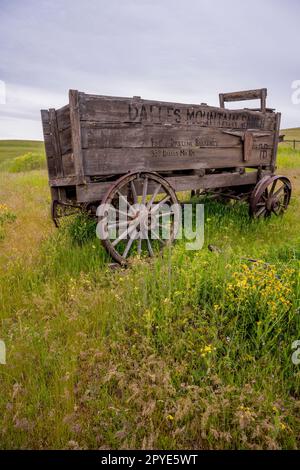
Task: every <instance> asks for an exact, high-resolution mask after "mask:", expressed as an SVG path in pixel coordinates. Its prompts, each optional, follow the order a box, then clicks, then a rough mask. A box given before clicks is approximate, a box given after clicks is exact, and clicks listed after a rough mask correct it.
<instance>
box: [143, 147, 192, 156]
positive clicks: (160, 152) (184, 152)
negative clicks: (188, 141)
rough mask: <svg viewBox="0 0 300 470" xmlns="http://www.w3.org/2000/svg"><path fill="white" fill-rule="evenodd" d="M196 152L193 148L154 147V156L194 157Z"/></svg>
mask: <svg viewBox="0 0 300 470" xmlns="http://www.w3.org/2000/svg"><path fill="white" fill-rule="evenodd" d="M194 154H195V152H194V150H193V149H168V148H164V149H162V148H158V149H152V156H153V157H157V158H158V157H192V156H193V155H194Z"/></svg>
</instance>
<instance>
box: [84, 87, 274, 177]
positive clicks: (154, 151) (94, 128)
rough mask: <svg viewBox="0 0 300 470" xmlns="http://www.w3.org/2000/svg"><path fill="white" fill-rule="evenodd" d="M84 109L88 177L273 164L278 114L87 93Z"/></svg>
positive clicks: (86, 171)
mask: <svg viewBox="0 0 300 470" xmlns="http://www.w3.org/2000/svg"><path fill="white" fill-rule="evenodd" d="M79 109H80V111H79V114H80V123H81V148H82V165H83V172H84V174H85V175H87V176H94V175H103V176H105V175H114V174H123V173H126V172H127V171H133V170H148V171H158V172H162V173H164V172H166V173H168V172H174V171H179V172H180V171H187V170H196V171H197V170H202V171H203V170H206V169H218V168H224V169H226V168H235V167H259V166H262V167H267V166H269V165H270V164H271V160H272V155H273V146H274V132H275V115H274V114H272V113H259V112H253V111H249V110H234V111H229V110H222V109H220V108H213V107H210V106H206V105H205V106H199V105H185V104H176V103H163V102H159V101H148V100H141V99H138V98H132V99H130V98H113V97H111V98H110V97H101V96H95V95H86V94H84V93H79ZM249 130H250V132H249V133H248V134H247V131H249Z"/></svg>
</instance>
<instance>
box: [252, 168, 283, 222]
mask: <svg viewBox="0 0 300 470" xmlns="http://www.w3.org/2000/svg"><path fill="white" fill-rule="evenodd" d="M291 194H292V185H291V182H290V180H289V179H288V178H286V177H285V176H265V177H264V178H262V179H261V181H259V183H257V185H256V186H255V188H254V190H253V192H252V194H251V197H250V214H251V216H252V217H254V218H259V217H268V216H270V215H272V214H275V215H281V214H283V213H284V211H285V210H286V209H287V207H288V205H289V202H290V199H291Z"/></svg>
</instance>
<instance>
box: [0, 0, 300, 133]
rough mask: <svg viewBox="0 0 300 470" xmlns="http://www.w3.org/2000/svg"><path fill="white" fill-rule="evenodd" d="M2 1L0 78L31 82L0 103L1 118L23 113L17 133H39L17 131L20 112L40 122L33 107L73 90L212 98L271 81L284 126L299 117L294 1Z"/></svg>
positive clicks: (17, 85) (11, 83)
mask: <svg viewBox="0 0 300 470" xmlns="http://www.w3.org/2000/svg"><path fill="white" fill-rule="evenodd" d="M0 6H1V13H0V15H1V30H0V44H1V46H0V48H1V61H0V79H2V80H5V82H6V83H7V88H8V89H11V90H17V89H18V90H28V89H30V93H29V95H28V97H29V98H30V97H32V103H30V102H28V99H25V100H24V101H23V102H19V104H18V103H16V100H15V98H14V95H13V94H11V100H12V102H13V103H14V104H13V105H12V104H9V103H7V105H6V106H3V105H0V116H1V118H2V119H1V122H3V119H5V116H8V117H10V118H12V117H14V118H15V120H19V123H20V128H19V129H18V126H17V125H16V124H15V125H14V129H15V135H16V136H17V137H20V138H21V137H23V138H41V132H37V133H36V134H35V135H32V134H30V135H26V134H25V133H24V132H23V130H22V129H23V128H22V123H23V122H24V119H25V118H27V119H31V120H36V122H38V121H39V109H40V108H41V107H47V106H53V107H56V106H59V105H61V101H62V97H65V102H66V100H67V91H68V89H69V88H78V89H80V90H82V91H87V92H92V93H100V94H109V95H119V96H131V95H141V96H144V97H145V98H154V99H155V98H157V99H166V100H173V101H187V102H202V101H205V102H208V103H209V104H213V105H216V104H217V98H218V93H219V92H221V91H235V90H239V89H248V88H259V87H268V89H269V101H268V103H269V105H270V106H272V107H276V108H277V109H280V110H281V111H283V125H284V126H299V125H300V119H299V118H298V115H299V116H300V106H298V107H297V106H295V105H292V102H291V83H292V81H293V80H296V79H300V71H299V66H298V63H297V57H298V50H297V49H298V44H299V39H300V33H299V27H298V18H299V13H300V4H299V2H297V1H293V0H289V1H286V2H282V1H279V0H265V1H264V2H262V1H258V0H253V1H251V3H246V2H240V1H237V0H227V1H226V2H224V1H221V0H211V1H207V0H203V1H197V0H186V1H185V2H183V1H176V0H151V1H150V0H149V1H147V0H119V1H117V0H110V1H104V0H98V1H96V0H91V1H88V2H83V1H79V0H73V1H70V0H64V1H62V0H61V1H58V0H56V1H45V0H44V1H37V0H28V1H26V2H22V1H21V0H18V1H16V0H12V1H0ZM35 90H36V91H35ZM34 96H36V99H33V97H34ZM49 98H53V102H51V103H49ZM16 122H17V121H16ZM7 127H8V126H7V125H6V126H5V129H7ZM2 129H3V126H2ZM5 132H6V131H5ZM30 132H32V131H30ZM10 135H11V133H10ZM0 137H1V138H4V137H5V134H4V133H3V131H2V130H1V127H0Z"/></svg>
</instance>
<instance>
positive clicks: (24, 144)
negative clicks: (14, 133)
mask: <svg viewBox="0 0 300 470" xmlns="http://www.w3.org/2000/svg"><path fill="white" fill-rule="evenodd" d="M27 152H32V153H34V154H44V153H45V149H44V142H42V141H37V140H0V168H4V167H5V166H6V163H8V161H10V160H12V159H13V158H15V157H19V156H21V155H23V154H24V153H27Z"/></svg>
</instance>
